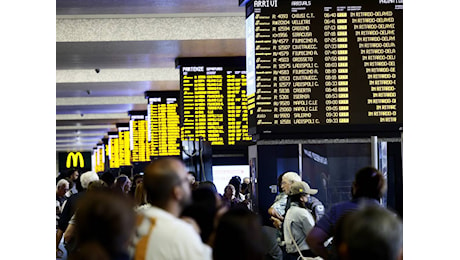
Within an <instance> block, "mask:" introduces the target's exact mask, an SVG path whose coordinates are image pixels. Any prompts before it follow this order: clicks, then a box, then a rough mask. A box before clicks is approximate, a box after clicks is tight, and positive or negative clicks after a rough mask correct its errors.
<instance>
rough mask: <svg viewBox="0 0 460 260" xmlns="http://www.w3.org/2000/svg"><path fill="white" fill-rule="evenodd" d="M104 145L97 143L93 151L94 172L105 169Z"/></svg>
mask: <svg viewBox="0 0 460 260" xmlns="http://www.w3.org/2000/svg"><path fill="white" fill-rule="evenodd" d="M104 150H105V149H104V145H103V144H101V145H97V147H96V150H95V151H94V152H95V161H96V167H95V170H96V172H103V171H104V170H105V165H104V164H105V151H104Z"/></svg>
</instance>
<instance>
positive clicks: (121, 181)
mask: <svg viewBox="0 0 460 260" xmlns="http://www.w3.org/2000/svg"><path fill="white" fill-rule="evenodd" d="M115 187H116V188H118V189H119V190H120V191H122V192H124V193H128V192H129V190H130V189H131V180H130V179H129V178H128V176H126V175H124V174H122V175H120V176H118V177H117V178H116V179H115Z"/></svg>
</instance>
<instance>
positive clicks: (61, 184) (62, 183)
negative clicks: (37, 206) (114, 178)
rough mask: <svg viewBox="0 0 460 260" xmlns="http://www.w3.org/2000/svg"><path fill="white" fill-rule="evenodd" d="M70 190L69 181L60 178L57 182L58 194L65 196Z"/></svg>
mask: <svg viewBox="0 0 460 260" xmlns="http://www.w3.org/2000/svg"><path fill="white" fill-rule="evenodd" d="M68 190H69V182H68V181H67V180H66V179H60V180H59V181H58V183H57V184H56V195H57V196H59V197H63V196H64V195H65V193H66V192H67V191H68Z"/></svg>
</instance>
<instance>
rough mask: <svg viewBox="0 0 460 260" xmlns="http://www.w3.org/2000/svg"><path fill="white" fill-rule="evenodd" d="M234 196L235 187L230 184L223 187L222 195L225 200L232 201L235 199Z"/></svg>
mask: <svg viewBox="0 0 460 260" xmlns="http://www.w3.org/2000/svg"><path fill="white" fill-rule="evenodd" d="M235 194H236V189H235V186H233V185H231V184H228V185H227V186H225V189H224V195H223V196H224V197H225V198H227V199H233V198H235Z"/></svg>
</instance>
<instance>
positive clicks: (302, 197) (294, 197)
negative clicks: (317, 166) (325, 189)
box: [288, 181, 318, 207]
mask: <svg viewBox="0 0 460 260" xmlns="http://www.w3.org/2000/svg"><path fill="white" fill-rule="evenodd" d="M316 193H318V190H317V189H312V188H310V186H309V185H308V183H306V182H304V181H296V182H294V183H293V184H292V185H291V188H290V190H289V193H288V195H289V196H291V201H292V202H298V203H300V205H301V206H302V207H305V203H306V202H308V197H309V196H310V195H315V194H316Z"/></svg>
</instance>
